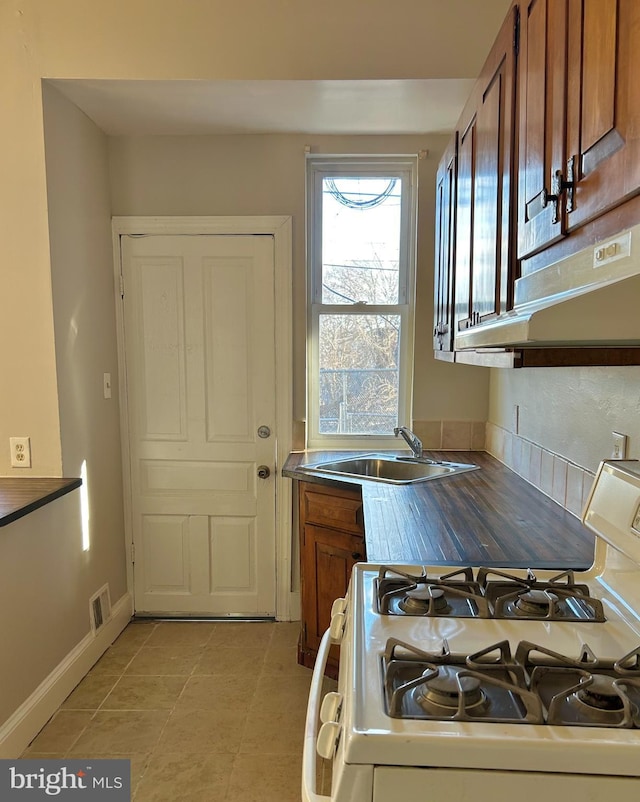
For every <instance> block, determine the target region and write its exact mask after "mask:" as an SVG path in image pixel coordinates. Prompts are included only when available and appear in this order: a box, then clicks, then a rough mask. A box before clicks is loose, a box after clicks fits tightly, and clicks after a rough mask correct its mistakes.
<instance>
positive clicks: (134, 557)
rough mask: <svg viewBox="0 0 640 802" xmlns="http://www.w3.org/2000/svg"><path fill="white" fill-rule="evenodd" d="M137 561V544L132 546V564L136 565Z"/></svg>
mask: <svg viewBox="0 0 640 802" xmlns="http://www.w3.org/2000/svg"><path fill="white" fill-rule="evenodd" d="M135 561H136V544H135V543H132V544H131V562H132V563H134V562H135Z"/></svg>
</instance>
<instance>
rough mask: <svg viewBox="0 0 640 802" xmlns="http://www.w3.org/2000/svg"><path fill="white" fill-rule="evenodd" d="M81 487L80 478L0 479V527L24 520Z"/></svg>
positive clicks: (4, 477)
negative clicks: (30, 514)
mask: <svg viewBox="0 0 640 802" xmlns="http://www.w3.org/2000/svg"><path fill="white" fill-rule="evenodd" d="M81 485H82V479H80V478H49V477H25V478H14V477H7V476H3V477H0V527H3V526H7V524H10V523H13V522H14V521H17V520H19V519H20V518H24V517H25V516H26V515H29V513H31V512H34V511H35V510H37V509H39V508H40V507H44V506H46V505H47V504H50V503H51V502H52V501H55V500H56V499H57V498H60V497H61V496H65V495H67V493H70V492H71V491H72V490H76V489H77V488H79V487H80V486H81Z"/></svg>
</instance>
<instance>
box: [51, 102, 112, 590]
mask: <svg viewBox="0 0 640 802" xmlns="http://www.w3.org/2000/svg"><path fill="white" fill-rule="evenodd" d="M44 119H45V153H46V163H47V199H48V210H49V232H50V241H51V281H52V287H53V317H54V331H55V347H56V365H57V377H58V403H59V414H60V431H61V435H62V468H63V474H64V475H65V476H80V475H81V470H82V466H83V463H84V464H85V465H86V477H87V478H86V483H85V484H86V491H87V493H88V503H89V514H90V533H89V534H90V537H91V547H90V549H89V550H88V551H87V553H86V555H85V564H84V573H83V575H82V578H80V577H79V578H78V585H79V586H80V587H81V588H82V590H83V593H84V595H85V597H86V599H87V600H88V599H89V596H90V595H92V594H93V593H95V592H96V591H97V590H98V588H100V587H101V586H102V585H103V584H104V583H105V582H107V581H108V582H109V583H110V588H111V598H112V601H113V602H114V603H115V602H116V601H117V600H118V599H120V597H121V596H122V595H123V594H124V593H125V592H126V590H127V582H126V569H125V540H124V510H123V485H122V454H121V448H120V409H119V404H118V389H119V388H118V353H117V341H116V317H115V292H114V271H113V248H112V239H111V200H110V195H109V169H108V155H107V138H106V136H105V135H104V134H103V133H102V131H100V130H99V129H98V128H97V127H96V126H95V125H94V124H93V123H92V122H91V120H89V119H88V118H87V117H86V116H85V115H84V114H83V113H82V112H80V111H79V110H78V109H77V107H76V106H74V105H73V104H72V103H70V102H69V101H68V100H67V99H66V98H64V97H63V96H62V95H61V94H60V93H59V92H57V91H56V90H55V89H52V88H51V87H47V86H45V87H44ZM104 373H109V374H110V375H111V398H108V399H106V398H104V389H103V376H104Z"/></svg>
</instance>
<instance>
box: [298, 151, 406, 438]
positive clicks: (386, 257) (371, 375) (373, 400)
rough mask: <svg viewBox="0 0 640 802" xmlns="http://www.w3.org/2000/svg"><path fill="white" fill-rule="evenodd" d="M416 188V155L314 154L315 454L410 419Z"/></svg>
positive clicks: (311, 375)
mask: <svg viewBox="0 0 640 802" xmlns="http://www.w3.org/2000/svg"><path fill="white" fill-rule="evenodd" d="M416 183H417V161H416V157H412V156H385V157H376V156H373V157H359V158H354V157H350V158H348V157H328V156H325V157H319V156H310V157H308V162H307V197H308V215H307V225H308V231H307V244H308V264H309V282H308V288H309V297H308V307H309V315H308V320H309V327H308V348H307V357H308V371H307V374H308V385H307V445H308V446H309V447H310V448H314V447H316V448H317V447H325V448H326V447H329V448H330V447H332V446H334V447H343V446H347V447H357V448H360V447H364V448H369V447H376V446H378V447H381V446H383V445H388V442H387V441H388V439H389V438H393V429H394V427H395V426H398V425H400V424H409V423H410V419H411V385H412V365H413V302H414V285H415V281H414V276H415V217H416V200H415V199H416ZM375 441H379V445H378V444H377V443H375Z"/></svg>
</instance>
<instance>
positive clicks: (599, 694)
mask: <svg viewBox="0 0 640 802" xmlns="http://www.w3.org/2000/svg"><path fill="white" fill-rule="evenodd" d="M573 698H574V699H576V701H578V702H580V703H581V704H584V705H586V706H587V707H589V708H591V709H594V710H598V711H601V712H603V713H605V712H612V711H613V712H618V711H619V710H622V708H623V707H624V704H623V702H622V698H621V696H620V693H619V691H618V690H617V687H616V682H615V680H614V679H613V678H612V677H608V676H606V675H605V674H592V675H591V682H590V683H588V684H587V683H586V682H585V684H584V685H583V686H582V687H581V688H580V690H578V691H576V692H575V693H574V694H573Z"/></svg>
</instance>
